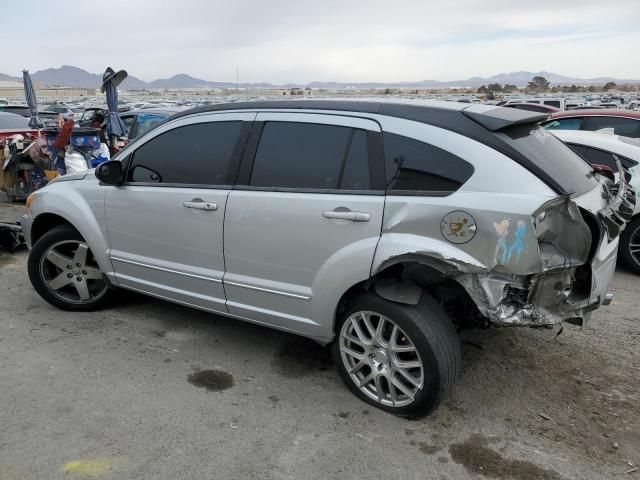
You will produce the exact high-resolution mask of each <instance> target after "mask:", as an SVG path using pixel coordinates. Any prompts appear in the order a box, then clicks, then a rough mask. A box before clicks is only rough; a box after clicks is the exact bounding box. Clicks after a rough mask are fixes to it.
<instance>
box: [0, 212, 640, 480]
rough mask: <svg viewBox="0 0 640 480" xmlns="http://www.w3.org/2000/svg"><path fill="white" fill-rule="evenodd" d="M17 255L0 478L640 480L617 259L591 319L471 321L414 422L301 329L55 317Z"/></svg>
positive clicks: (638, 369)
mask: <svg viewBox="0 0 640 480" xmlns="http://www.w3.org/2000/svg"><path fill="white" fill-rule="evenodd" d="M21 210H22V207H21V206H20V205H10V204H7V203H0V220H2V219H4V220H15V219H17V217H18V215H19V214H20V212H21ZM25 264H26V253H25V252H21V253H18V254H15V255H8V254H2V253H1V252H0V359H1V362H2V363H1V365H2V368H1V369H0V407H1V408H0V480H14V479H30V480H31V479H45V478H46V479H57V478H65V479H69V478H104V479H143V478H144V479H169V478H171V479H204V478H232V479H237V478H273V479H281V478H287V479H312V478H313V479H315V478H317V479H327V478H341V479H347V478H363V477H372V478H390V479H396V478H397V479H400V478H401V479H418V478H419V479H425V478H429V479H431V478H434V479H468V478H498V479H503V478H518V479H540V478H544V479H600V478H617V479H620V478H623V479H626V478H629V479H632V478H640V470H636V471H631V472H629V473H626V474H625V473H624V472H628V471H630V470H633V468H634V467H635V466H636V465H639V464H640V388H639V386H640V378H639V377H640V314H639V313H638V312H639V309H638V306H639V305H640V296H639V295H638V292H640V277H636V276H634V275H631V274H629V273H627V272H625V271H624V270H619V271H618V272H617V273H616V276H615V279H614V283H613V287H612V290H613V291H614V292H615V293H616V297H615V300H614V302H613V304H612V305H611V306H610V307H608V308H605V309H601V310H599V311H597V312H596V313H595V314H594V318H593V321H592V323H591V325H590V326H589V327H588V328H587V329H585V330H579V329H577V328H574V327H571V326H566V327H565V329H564V331H563V332H562V333H561V334H560V335H559V336H557V337H556V334H557V333H558V329H556V330H554V331H549V330H544V331H536V330H529V329H501V330H491V331H480V332H464V333H463V356H464V369H463V372H462V376H461V378H460V380H459V382H458V384H457V386H456V388H455V390H454V392H453V394H452V396H451V397H450V398H449V399H447V400H446V401H445V402H444V403H443V404H442V405H441V406H440V408H439V409H438V410H437V411H436V412H435V413H434V414H433V415H431V416H430V417H428V418H425V419H422V420H418V421H407V420H402V419H399V418H395V417H393V416H391V415H388V414H386V413H383V412H381V411H378V410H376V409H375V408H371V407H370V406H368V405H366V404H364V403H362V402H360V401H359V400H357V399H356V398H355V397H353V396H352V395H351V394H350V393H349V392H348V391H347V390H346V388H345V387H343V385H342V384H341V381H340V379H339V376H338V374H337V372H336V371H335V369H334V368H333V367H332V363H331V359H330V355H329V353H328V352H327V351H326V349H323V348H320V347H318V346H317V345H316V344H314V343H313V342H311V341H307V340H305V339H301V338H298V337H295V336H292V335H288V334H284V333H280V332H276V331H273V330H269V329H266V328H262V327H258V326H254V325H249V324H245V323H240V322H237V321H233V320H229V319H225V318H222V317H218V316H215V315H210V314H206V313H203V312H199V311H196V310H190V309H187V308H183V307H180V306H177V305H172V304H169V303H165V302H162V301H159V300H154V299H150V298H146V297H143V296H139V295H135V294H131V293H127V292H122V294H121V295H120V296H119V298H118V300H117V302H116V303H115V304H114V305H113V306H112V307H111V308H109V309H107V310H104V311H101V312H96V313H66V312H62V311H59V310H56V309H55V308H53V307H51V306H50V305H48V304H47V303H45V302H44V301H43V300H41V299H40V298H39V297H38V296H37V295H36V293H35V292H34V291H33V290H32V288H31V286H30V284H29V280H28V278H27V275H26V271H25V270H26V267H25Z"/></svg>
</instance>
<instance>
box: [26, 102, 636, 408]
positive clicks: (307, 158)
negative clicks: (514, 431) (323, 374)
mask: <svg viewBox="0 0 640 480" xmlns="http://www.w3.org/2000/svg"><path fill="white" fill-rule="evenodd" d="M544 118H546V116H545V115H541V114H537V113H534V112H528V111H522V110H516V109H507V108H499V107H493V106H484V105H469V104H462V103H450V102H446V103H437V102H433V103H385V102H378V101H362V102H360V101H280V102H258V103H234V104H229V105H214V106H206V107H202V108H197V109H194V110H190V111H187V112H184V113H181V114H178V115H177V116H174V117H172V118H171V119H170V120H169V121H168V122H166V123H164V124H163V125H161V126H159V127H157V128H155V129H154V130H152V131H151V132H149V133H148V134H146V135H144V136H143V137H141V138H139V139H137V140H136V141H134V142H132V143H131V144H130V145H129V146H128V147H127V148H126V149H124V150H123V151H122V152H121V153H120V154H119V155H118V157H117V158H115V159H114V160H112V161H110V162H106V163H104V164H102V165H101V166H100V167H98V169H97V170H96V171H95V172H94V171H89V172H87V173H83V174H78V175H72V176H69V175H68V176H65V177H61V178H59V179H56V180H55V181H53V182H51V183H49V185H47V186H46V187H45V188H43V189H41V190H39V191H38V192H36V193H35V194H33V196H32V197H31V198H30V199H29V201H28V208H29V213H28V214H27V215H26V216H25V217H24V218H23V222H22V223H23V227H24V233H25V237H26V239H27V241H28V243H29V244H30V245H31V247H32V248H31V253H30V256H29V262H28V268H29V276H30V279H31V282H32V284H33V286H34V288H35V289H36V291H37V292H38V293H39V294H40V295H41V296H42V297H43V298H44V299H45V300H46V301H48V302H49V303H51V304H53V305H55V306H57V307H60V308H62V309H65V310H72V311H78V310H92V309H96V308H98V307H102V306H104V305H105V304H107V303H108V301H109V298H110V297H111V296H112V295H113V293H114V292H115V290H116V288H126V289H129V290H134V291H137V292H141V293H144V294H147V295H151V296H154V297H158V298H161V299H165V300H169V301H172V302H176V303H180V304H182V305H188V306H191V307H194V308H198V309H202V310H206V311H210V312H214V313H217V314H222V315H225V316H228V317H231V318H233V319H239V320H245V321H250V322H254V323H258V324H262V325H268V326H270V327H273V328H277V329H280V330H285V331H288V332H293V333H296V334H299V335H304V336H306V337H309V338H312V339H314V340H316V341H318V342H320V343H322V344H329V343H332V349H333V352H334V356H335V361H336V364H337V367H338V369H339V371H340V374H341V376H342V378H343V379H344V381H345V383H346V385H347V386H348V387H349V388H350V389H351V390H352V391H353V393H355V394H356V395H357V396H358V397H360V398H361V399H362V400H364V401H365V402H368V403H370V404H372V405H375V406H377V407H379V408H381V409H383V410H386V411H389V412H392V413H394V414H396V415H400V416H405V417H415V416H420V415H424V414H427V413H429V412H430V411H432V410H433V409H434V408H435V407H436V406H437V405H438V403H439V402H440V401H441V399H442V398H443V397H444V396H445V395H446V394H447V393H448V392H449V391H450V390H451V388H452V387H453V384H454V382H455V380H456V377H457V376H458V373H459V371H460V363H461V354H460V342H459V339H458V335H457V331H456V327H476V328H485V327H489V326H528V327H549V326H551V325H554V324H558V323H561V322H564V321H570V322H572V323H578V324H581V323H584V322H585V321H586V320H588V318H589V316H590V314H591V312H592V311H593V310H594V309H596V308H598V307H599V306H600V305H603V304H607V303H608V302H609V301H610V300H611V295H610V294H608V290H607V288H608V285H609V282H610V280H611V277H612V275H613V273H614V269H615V262H616V253H617V249H618V237H619V234H620V232H621V231H622V229H623V228H624V226H625V223H626V221H627V220H628V219H629V218H630V216H631V213H632V211H633V203H634V202H635V194H634V192H633V191H632V190H631V189H630V187H629V185H628V174H627V172H625V175H621V176H620V181H619V182H618V183H617V184H615V185H614V182H612V181H611V180H609V179H607V178H605V177H603V176H600V175H599V174H597V173H595V172H594V171H593V170H592V169H591V167H589V166H588V165H587V164H586V162H584V161H583V160H582V159H581V158H580V157H579V156H577V155H576V154H575V153H574V152H573V150H571V149H570V148H569V147H567V146H566V145H565V144H564V143H562V142H561V141H560V140H558V139H557V138H555V137H554V136H553V135H551V134H550V133H548V132H546V131H545V130H544V129H542V128H540V127H539V126H538V124H537V122H538V121H540V120H542V119H544Z"/></svg>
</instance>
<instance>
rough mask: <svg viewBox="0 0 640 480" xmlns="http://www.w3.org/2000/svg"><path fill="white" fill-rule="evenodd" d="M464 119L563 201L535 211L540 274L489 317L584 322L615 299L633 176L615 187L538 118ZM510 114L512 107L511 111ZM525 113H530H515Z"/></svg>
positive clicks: (495, 112) (482, 113)
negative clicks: (484, 130) (613, 290)
mask: <svg viewBox="0 0 640 480" xmlns="http://www.w3.org/2000/svg"><path fill="white" fill-rule="evenodd" d="M468 110H469V111H467V110H465V114H466V115H467V116H470V117H471V118H473V119H474V120H476V121H478V122H479V123H481V124H483V125H484V126H485V127H486V128H488V129H489V130H491V131H492V132H493V134H494V135H495V140H496V142H497V143H496V144H497V145H502V146H503V147H504V148H505V149H509V150H510V152H511V155H510V156H511V157H512V158H514V159H515V160H516V161H518V162H519V163H521V164H522V165H523V166H525V168H527V169H529V170H530V171H532V172H533V173H535V174H536V175H537V176H538V177H539V178H541V179H542V180H543V181H545V183H547V185H548V186H550V187H551V188H552V189H553V190H554V191H555V192H556V193H557V194H558V196H557V197H556V198H555V199H553V200H551V201H549V202H547V203H545V204H544V205H541V206H540V208H539V209H538V210H537V211H535V212H533V215H532V217H533V219H532V220H533V227H534V230H535V234H536V237H537V242H538V249H539V254H540V265H541V269H540V271H539V272H535V273H534V274H533V275H531V276H530V277H529V278H527V279H522V280H523V281H522V283H521V284H520V285H517V284H516V285H509V286H507V291H508V294H507V295H505V296H504V297H502V299H501V300H500V302H499V304H498V305H497V308H495V310H494V311H493V312H492V314H493V315H492V316H493V317H494V318H493V320H494V322H496V323H502V324H521V325H531V326H538V325H548V324H554V323H560V322H562V321H565V320H569V321H573V322H575V323H582V322H583V321H584V320H586V319H588V318H589V314H590V312H591V311H592V310H595V309H596V308H597V307H598V306H599V305H603V304H604V305H606V304H608V303H609V302H610V301H611V295H609V293H608V287H609V283H610V281H611V278H612V276H613V274H614V271H615V265H616V257H617V250H618V242H619V237H620V234H621V232H622V231H623V229H624V228H625V225H626V223H627V222H628V221H629V220H630V219H631V217H632V215H633V210H634V206H635V201H636V194H635V192H634V191H633V189H632V188H631V186H630V184H629V181H630V179H631V174H630V172H629V171H628V170H627V169H626V168H624V167H623V166H622V165H619V168H620V171H622V172H624V175H620V176H619V178H618V182H617V183H614V182H612V181H611V180H610V179H608V178H607V177H605V176H603V175H600V174H597V173H596V172H595V171H594V170H593V169H592V167H590V166H589V165H588V164H587V163H586V162H585V161H584V160H583V159H582V158H581V157H580V156H578V155H577V154H576V153H575V152H574V151H573V150H571V149H570V148H569V147H568V146H566V145H565V144H564V143H562V142H561V141H559V140H558V139H557V138H556V137H555V136H553V135H552V134H550V133H549V132H547V131H545V130H544V129H543V128H541V127H540V126H539V125H538V124H537V121H539V120H541V119H543V118H544V116H541V118H540V119H538V118H535V116H529V118H526V117H525V116H523V117H522V118H521V119H517V118H515V117H514V116H513V114H512V113H508V114H505V113H504V112H503V111H499V110H504V109H495V108H494V109H486V107H479V108H478V107H470V109H468ZM510 112H513V110H510ZM518 113H526V112H518Z"/></svg>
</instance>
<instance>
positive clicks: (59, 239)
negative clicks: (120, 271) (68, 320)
mask: <svg viewBox="0 0 640 480" xmlns="http://www.w3.org/2000/svg"><path fill="white" fill-rule="evenodd" d="M28 270H29V279H30V280H31V284H32V285H33V288H35V290H36V291H37V292H38V293H39V294H40V296H41V297H42V298H44V299H45V300H46V301H47V302H49V303H50V304H51V305H54V306H56V307H58V308H61V309H63V310H71V311H90V310H95V309H97V308H100V307H101V306H103V305H104V304H105V302H107V300H108V297H109V293H110V286H109V282H108V281H107V279H106V278H105V276H104V275H103V274H102V272H101V271H100V267H99V266H98V264H97V263H96V261H95V259H94V257H93V254H92V253H91V250H90V249H89V246H88V245H87V244H86V242H85V241H84V239H83V238H82V236H81V235H80V233H78V231H77V230H75V229H74V228H73V227H71V226H70V225H63V226H59V227H56V228H54V229H52V230H50V231H49V232H47V233H45V234H44V235H43V236H42V237H41V238H40V239H38V241H37V242H36V243H35V244H34V246H33V249H32V250H31V252H30V253H29V260H28Z"/></svg>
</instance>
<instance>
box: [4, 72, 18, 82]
mask: <svg viewBox="0 0 640 480" xmlns="http://www.w3.org/2000/svg"><path fill="white" fill-rule="evenodd" d="M0 81H2V82H6V81H9V82H21V81H22V77H12V76H11V75H6V74H4V73H0Z"/></svg>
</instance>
